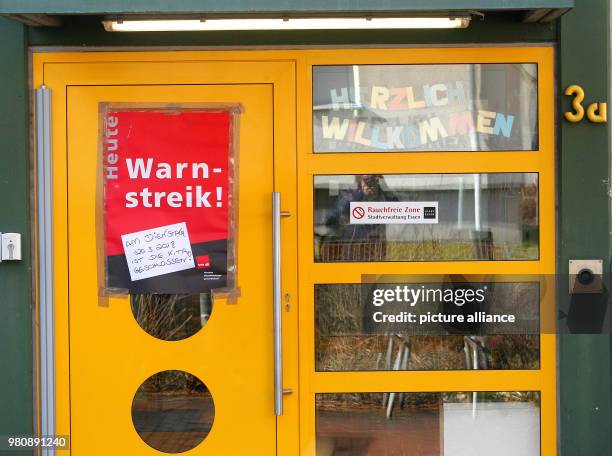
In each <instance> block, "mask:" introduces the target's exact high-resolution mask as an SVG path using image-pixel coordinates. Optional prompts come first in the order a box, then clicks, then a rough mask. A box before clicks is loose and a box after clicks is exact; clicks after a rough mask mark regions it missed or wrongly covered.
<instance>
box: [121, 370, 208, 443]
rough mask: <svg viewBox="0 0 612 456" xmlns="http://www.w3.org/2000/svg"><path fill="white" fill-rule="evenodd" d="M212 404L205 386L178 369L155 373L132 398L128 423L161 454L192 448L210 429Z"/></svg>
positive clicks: (197, 379)
mask: <svg viewBox="0 0 612 456" xmlns="http://www.w3.org/2000/svg"><path fill="white" fill-rule="evenodd" d="M214 418H215V405H214V403H213V398H212V396H211V394H210V392H209V391H208V388H207V387H206V385H205V384H204V383H203V382H202V381H201V380H200V379H199V378H197V377H195V376H193V375H191V374H189V373H187V372H184V371H178V370H168V371H162V372H158V373H157V374H155V375H153V376H151V377H149V378H148V379H147V380H146V381H145V382H144V383H143V384H142V385H140V387H139V388H138V391H136V394H135V396H134V400H133V401H132V422H133V423H134V428H135V429H136V432H138V435H139V436H140V437H141V438H142V439H143V440H144V441H145V442H146V444H147V445H149V446H151V447H153V448H155V449H156V450H158V451H163V452H164V453H182V452H184V451H187V450H191V449H192V448H195V447H196V446H197V445H199V444H200V442H202V440H204V439H205V438H206V436H207V435H208V433H209V432H210V429H211V427H212V425H213V421H214Z"/></svg>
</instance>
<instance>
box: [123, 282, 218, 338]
mask: <svg viewBox="0 0 612 456" xmlns="http://www.w3.org/2000/svg"><path fill="white" fill-rule="evenodd" d="M131 308H132V314H133V315H134V318H135V319H136V321H137V322H138V324H139V325H140V327H141V328H142V329H143V330H144V331H146V332H147V333H149V334H150V335H151V336H153V337H156V338H157V339H161V340H170V341H175V340H182V339H186V338H188V337H190V336H193V335H194V334H195V333H197V332H198V331H200V330H201V329H202V328H203V327H204V325H206V323H207V322H208V319H209V318H210V315H211V313H212V299H211V295H210V293H200V294H150V293H146V294H135V295H132V301H131Z"/></svg>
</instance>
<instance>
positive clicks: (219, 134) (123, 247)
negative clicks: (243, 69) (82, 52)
mask: <svg viewBox="0 0 612 456" xmlns="http://www.w3.org/2000/svg"><path fill="white" fill-rule="evenodd" d="M103 124H104V127H103V141H102V148H103V150H102V153H103V159H104V168H103V172H104V228H105V255H106V287H107V289H109V290H113V289H119V290H129V291H130V292H131V293H189V292H191V293H197V292H205V291H209V290H211V289H218V288H224V287H225V286H226V284H227V270H228V265H227V261H228V231H229V229H228V226H229V215H230V208H229V202H230V195H229V193H228V192H230V191H231V188H230V174H231V173H230V172H231V170H230V169H229V165H230V148H231V134H232V128H231V126H232V112H231V111H225V110H197V109H176V110H164V109H141V110H137V109H125V108H123V109H114V108H112V107H110V108H108V109H107V110H106V112H105V113H104V123H103Z"/></svg>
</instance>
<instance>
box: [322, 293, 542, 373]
mask: <svg viewBox="0 0 612 456" xmlns="http://www.w3.org/2000/svg"><path fill="white" fill-rule="evenodd" d="M367 285H369V284H365V285H364V284H318V285H316V286H315V350H316V370H317V371H319V372H339V371H393V370H469V369H494V370H501V369H512V370H517V369H538V368H539V358H540V347H539V343H540V339H539V334H538V322H539V292H538V284H537V283H529V282H527V283H496V284H494V285H495V288H494V289H493V290H492V292H491V293H490V295H489V294H487V296H486V299H487V301H486V302H485V304H486V306H485V307H478V308H475V307H472V306H470V305H468V304H465V305H463V306H461V307H460V309H461V310H462V312H463V311H464V312H465V313H466V314H467V313H471V312H473V311H482V310H487V311H489V312H490V313H509V312H512V313H513V314H514V315H516V317H517V321H519V322H522V323H521V325H517V326H516V327H515V325H514V324H513V325H506V326H504V328H506V329H508V328H511V329H513V331H507V330H506V331H503V330H502V331H500V325H498V324H495V323H483V324H480V325H467V326H462V327H458V326H448V325H441V324H436V325H417V324H408V323H400V324H398V325H397V327H395V328H393V329H389V328H388V326H387V325H384V324H380V323H375V322H374V321H373V318H372V317H373V316H374V312H382V313H389V314H393V313H396V311H397V310H399V309H400V307H401V306H403V308H404V309H403V310H410V311H411V312H413V313H418V312H428V311H431V312H433V313H436V312H439V311H443V312H445V313H449V312H452V311H453V310H452V309H450V308H448V307H446V305H445V304H442V303H438V302H430V303H419V304H417V305H415V306H414V307H410V306H406V305H404V304H399V305H397V304H385V305H383V306H380V307H375V306H371V305H370V303H369V302H367V299H364V296H363V295H362V292H363V291H364V286H367ZM390 305H391V307H390V308H389V306H390ZM515 328H516V329H518V331H514V329H515ZM466 329H467V330H473V333H472V334H469V333H467V332H466V331H465V330H466ZM523 330H526V332H522V331H523Z"/></svg>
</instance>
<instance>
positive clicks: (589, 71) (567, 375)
mask: <svg viewBox="0 0 612 456" xmlns="http://www.w3.org/2000/svg"><path fill="white" fill-rule="evenodd" d="M576 3H577V7H576V8H575V9H574V10H573V11H571V12H570V13H568V14H567V15H565V16H564V17H563V18H562V20H561V26H560V35H559V36H560V55H559V68H560V84H559V90H560V92H561V91H562V90H563V89H564V88H565V87H567V86H568V85H570V84H579V85H581V86H582V87H584V89H585V91H586V100H585V103H592V102H595V101H609V94H608V92H609V84H610V62H609V58H610V34H609V26H610V24H609V18H610V14H609V13H610V12H609V9H608V1H607V0H578V1H577V2H576ZM562 98H563V99H562V102H561V107H562V108H564V109H563V111H566V110H569V109H570V107H569V100H568V99H567V97H562ZM560 111H561V110H560ZM609 140H610V124H605V125H595V124H591V123H589V122H582V123H580V124H570V123H568V122H565V121H562V122H561V129H560V131H559V145H560V152H559V156H560V160H559V183H560V190H561V192H560V197H559V221H560V227H559V228H560V238H559V262H560V264H559V270H560V271H561V272H564V273H566V272H567V262H568V260H569V259H572V258H602V259H603V260H604V272H605V271H610V261H609V259H610V251H611V250H610V249H611V244H610V227H611V224H610V215H611V214H610V193H609V192H610V189H611V188H612V187H611V186H610V162H611V159H610V141H609ZM559 296H560V303H559V306H560V310H561V311H562V312H563V313H564V314H567V315H568V318H567V319H565V321H566V322H567V323H568V325H569V326H570V327H572V328H575V327H578V326H582V327H583V329H582V332H584V334H565V335H562V336H560V338H559V361H560V362H559V376H560V391H559V400H560V409H559V420H560V427H561V448H562V454H563V455H567V456H587V455H588V456H591V455H592V456H600V455H601V456H603V455H610V454H612V417H611V408H612V407H611V406H612V398H611V389H612V363H611V359H612V339H611V337H610V309H609V302H608V301H609V295H608V293H605V294H604V295H602V296H597V295H587V296H582V297H575V298H574V299H569V297H568V293H567V287H566V286H565V287H562V288H561V289H560V291H559ZM598 319H599V320H601V319H607V320H604V321H605V322H606V324H607V330H606V328H605V324H604V327H603V328H601V330H602V332H603V333H604V334H603V335H595V333H596V332H597V331H598V329H600V328H598V325H597V320H598ZM606 332H607V335H605V334H606Z"/></svg>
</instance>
